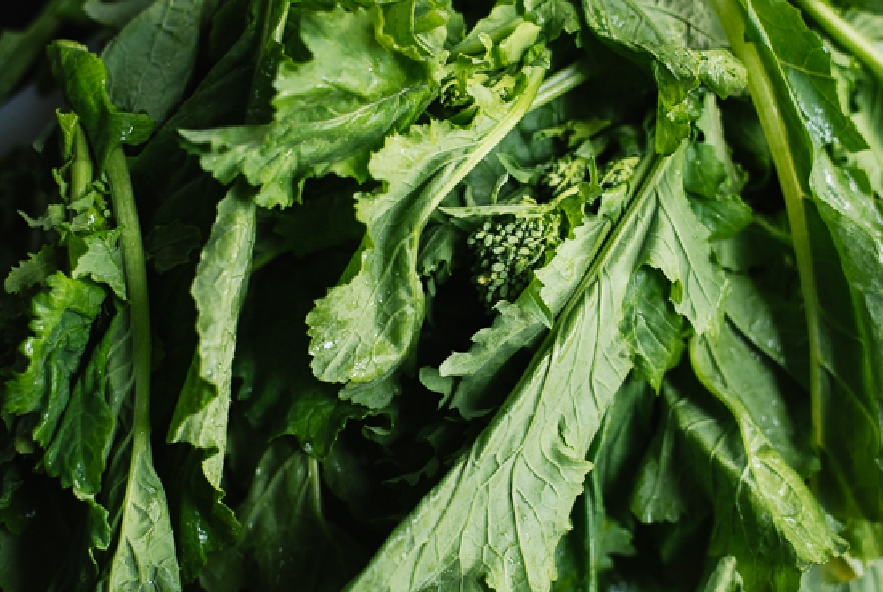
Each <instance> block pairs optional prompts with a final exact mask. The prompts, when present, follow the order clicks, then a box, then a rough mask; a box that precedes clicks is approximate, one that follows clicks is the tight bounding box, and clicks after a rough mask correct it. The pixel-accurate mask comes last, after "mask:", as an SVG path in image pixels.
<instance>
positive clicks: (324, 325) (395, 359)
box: [307, 67, 542, 382]
mask: <svg viewBox="0 0 883 592" xmlns="http://www.w3.org/2000/svg"><path fill="white" fill-rule="evenodd" d="M525 72H526V80H525V88H524V90H523V92H522V93H521V94H520V95H518V96H517V98H516V99H515V100H513V101H512V102H511V103H509V104H506V103H503V102H502V101H501V100H500V99H499V98H498V97H497V96H496V95H494V94H493V93H492V92H491V91H490V90H488V89H486V88H484V87H482V86H474V87H472V92H473V93H474V97H475V100H476V103H477V105H478V107H479V110H478V113H477V114H476V116H475V117H474V119H473V120H472V122H471V124H470V125H469V126H467V127H465V128H461V127H457V126H454V125H452V124H450V122H447V121H445V122H437V121H433V122H431V123H430V124H429V125H420V126H414V127H413V128H412V129H411V130H410V131H409V132H408V134H406V135H401V136H400V135H396V136H392V137H390V138H389V139H388V140H387V142H386V145H385V146H384V147H383V149H382V150H380V151H379V152H377V153H376V154H375V156H374V157H373V158H372V159H371V166H370V168H371V174H372V176H374V177H375V178H377V179H381V180H383V181H384V185H385V189H384V191H382V192H380V193H374V194H362V195H360V197H359V200H358V205H357V216H358V218H359V220H361V221H363V222H364V223H365V224H366V225H367V227H368V235H367V241H368V242H367V243H366V245H367V248H366V250H365V251H364V252H363V253H361V261H360V262H359V263H360V265H359V271H358V274H357V275H356V276H355V277H354V278H353V279H352V280H351V281H350V282H349V283H347V284H344V285H342V286H338V287H336V288H333V289H332V290H331V291H330V292H329V294H328V296H326V297H325V298H323V299H322V300H319V301H318V302H317V304H316V308H315V309H313V311H312V312H310V314H309V315H308V316H307V323H308V324H309V325H310V337H311V338H312V341H311V344H310V353H311V354H312V355H313V371H314V373H315V374H316V376H317V377H319V378H320V379H321V380H324V381H328V382H349V381H355V382H369V381H371V380H375V379H377V378H380V377H382V376H384V375H385V374H386V373H387V372H389V371H390V370H391V369H393V368H395V367H397V366H398V365H399V364H400V363H401V361H402V360H403V359H404V357H405V356H406V355H407V353H408V351H409V350H410V348H411V345H412V341H413V339H414V336H415V334H416V332H417V331H418V330H419V327H420V324H421V323H422V321H423V307H424V295H423V288H422V286H421V283H420V278H419V276H418V275H417V271H416V266H417V256H418V247H419V244H420V233H421V232H422V230H423V228H424V226H425V225H426V223H427V221H428V219H429V216H430V214H431V213H432V212H433V211H434V210H435V208H436V207H437V206H438V204H439V203H441V201H442V200H443V199H444V198H445V196H446V195H447V194H448V193H449V192H450V191H451V190H452V189H453V188H454V187H455V186H456V185H457V183H459V182H460V181H461V180H462V179H463V177H464V176H465V175H466V173H468V172H469V171H470V170H471V169H472V168H473V167H474V166H475V164H476V163H477V162H479V161H480V160H481V159H482V158H483V157H484V156H485V155H486V154H487V153H488V152H489V151H490V150H491V148H493V147H494V146H495V145H496V144H497V143H498V142H499V141H500V140H502V139H503V137H505V135H506V134H507V133H509V131H510V130H511V129H512V128H513V127H514V126H515V124H516V123H517V122H518V121H519V120H520V119H521V118H522V117H523V116H524V114H525V113H526V112H527V109H528V108H529V106H530V103H531V102H532V101H533V97H534V94H535V93H536V90H537V88H538V87H539V83H540V81H541V79H542V71H541V70H540V69H538V68H533V67H528V68H526V69H525Z"/></svg>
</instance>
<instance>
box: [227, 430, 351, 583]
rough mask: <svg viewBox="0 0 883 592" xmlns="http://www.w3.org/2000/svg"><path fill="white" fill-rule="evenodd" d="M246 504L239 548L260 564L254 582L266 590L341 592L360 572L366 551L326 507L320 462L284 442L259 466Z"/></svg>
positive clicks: (242, 512)
mask: <svg viewBox="0 0 883 592" xmlns="http://www.w3.org/2000/svg"><path fill="white" fill-rule="evenodd" d="M258 470H259V471H260V476H259V477H258V478H256V479H255V480H254V481H253V482H252V487H251V490H250V491H249V495H248V498H247V499H246V501H245V503H244V504H243V506H242V508H240V510H239V511H240V514H241V515H242V521H243V524H245V525H246V527H245V528H244V529H243V531H242V537H241V538H240V540H239V542H238V544H237V548H238V549H239V550H240V552H241V553H243V554H244V555H245V556H246V557H249V558H250V559H251V560H252V561H254V562H255V563H256V564H257V566H258V568H259V569H258V572H257V574H255V575H254V576H252V578H254V579H252V578H249V580H250V581H252V582H256V583H257V584H258V585H259V586H260V588H261V589H262V590H268V591H269V592H273V591H276V590H288V589H290V586H291V582H293V581H296V582H298V585H299V586H303V587H304V589H308V590H316V591H317V592H323V591H327V592H336V591H337V590H340V589H341V588H342V586H343V585H344V584H345V583H346V581H347V580H348V579H349V578H350V577H352V576H353V575H355V574H356V573H357V572H358V570H359V568H360V567H361V566H362V562H363V561H364V559H365V557H364V552H363V551H362V550H361V549H360V548H359V546H358V544H357V543H356V542H355V541H353V540H352V539H350V538H349V537H348V536H347V535H346V533H345V532H344V531H342V530H341V529H339V528H337V527H336V526H335V525H334V524H332V523H330V522H328V521H327V519H326V518H325V517H324V515H323V514H324V512H323V510H322V498H321V489H320V481H319V472H318V464H317V462H316V460H315V459H311V458H310V457H308V456H307V455H305V454H303V453H300V452H297V451H294V450H292V448H291V446H290V445H288V444H286V443H284V442H283V441H280V442H279V443H276V444H274V445H272V446H271V447H270V448H269V449H268V450H267V452H266V453H265V455H264V457H263V458H262V459H261V462H260V464H259V465H258Z"/></svg>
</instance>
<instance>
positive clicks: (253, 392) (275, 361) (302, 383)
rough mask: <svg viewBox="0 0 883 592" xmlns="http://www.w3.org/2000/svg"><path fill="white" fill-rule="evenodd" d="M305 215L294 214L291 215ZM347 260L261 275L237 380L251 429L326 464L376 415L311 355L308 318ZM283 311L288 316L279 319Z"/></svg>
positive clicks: (319, 260) (251, 299)
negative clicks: (351, 427)
mask: <svg viewBox="0 0 883 592" xmlns="http://www.w3.org/2000/svg"><path fill="white" fill-rule="evenodd" d="M305 205H306V204H305ZM301 212H302V208H294V209H293V210H291V211H290V215H291V216H297V215H298V213H301ZM303 213H304V214H305V216H306V217H307V219H311V218H312V214H309V213H306V212H303ZM286 214H288V213H286ZM348 258H349V253H348V252H346V250H345V249H343V250H340V251H335V250H325V251H323V252H322V253H319V254H317V255H316V256H315V257H312V258H309V259H306V260H304V261H303V262H301V265H298V266H296V267H293V268H292V267H291V266H290V264H289V261H286V260H280V261H278V262H273V263H272V264H270V265H269V266H267V267H266V268H264V269H263V270H261V271H260V272H259V273H257V272H256V273H255V274H254V275H253V277H252V280H251V282H250V286H249V296H248V301H247V304H246V307H245V310H244V313H246V314H244V316H243V318H242V321H241V323H240V328H239V331H238V336H237V340H236V341H237V343H236V358H235V361H234V373H235V374H234V376H235V378H236V379H237V381H238V383H239V388H238V398H239V399H241V403H239V404H240V409H243V410H244V413H245V416H246V418H247V419H248V421H249V423H250V424H251V426H253V427H254V429H255V430H257V431H258V432H259V433H262V434H264V435H266V436H267V437H270V438H275V437H277V436H280V435H282V434H287V435H291V436H295V437H296V438H297V439H298V442H299V443H300V445H301V448H302V449H303V450H304V451H305V452H307V453H308V454H310V455H311V456H313V457H314V458H317V459H320V460H322V459H324V458H325V457H326V456H327V455H328V454H329V452H330V450H331V447H332V445H333V444H334V442H335V441H336V440H337V438H338V435H339V434H340V432H341V430H343V428H344V426H345V425H346V423H347V422H348V421H349V420H350V419H356V420H359V419H364V418H365V417H366V416H368V415H369V410H368V409H367V408H365V407H362V406H361V405H354V404H352V403H349V402H347V401H344V400H341V398H340V397H339V396H338V392H339V391H340V387H339V385H334V384H329V383H327V382H321V381H320V380H318V379H317V378H316V377H315V376H313V372H312V370H311V369H310V356H309V354H308V353H307V348H308V346H309V336H308V335H307V327H306V325H305V324H304V317H305V316H306V315H307V313H308V312H309V311H310V309H311V308H312V307H313V305H314V302H315V300H316V298H317V297H318V296H320V295H321V294H322V292H323V291H324V287H325V286H326V285H329V284H333V283H334V282H335V281H336V279H337V278H338V277H340V270H341V269H343V268H344V267H345V266H346V263H347V261H348ZM280 310H285V311H286V314H285V315H283V316H280V315H279V311H280Z"/></svg>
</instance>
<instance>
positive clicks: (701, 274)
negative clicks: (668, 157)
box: [646, 150, 726, 334]
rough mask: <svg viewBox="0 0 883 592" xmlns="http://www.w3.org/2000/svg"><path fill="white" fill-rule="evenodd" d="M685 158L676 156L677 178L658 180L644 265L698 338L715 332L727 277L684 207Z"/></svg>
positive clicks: (699, 226) (700, 228) (702, 229)
mask: <svg viewBox="0 0 883 592" xmlns="http://www.w3.org/2000/svg"><path fill="white" fill-rule="evenodd" d="M684 154H685V152H684V151H683V150H682V151H681V152H679V153H677V155H676V156H675V158H676V163H675V164H674V165H673V167H674V168H675V169H676V170H678V174H677V175H666V176H664V177H662V179H660V185H659V187H658V188H657V192H658V194H659V205H660V208H659V211H658V213H657V222H656V224H655V227H654V231H653V236H654V241H653V248H652V250H651V251H649V252H648V253H647V256H646V257H647V263H648V264H649V265H651V266H653V267H655V268H657V269H659V270H660V271H662V272H663V273H664V274H665V276H666V277H667V278H668V280H669V281H670V282H671V283H672V291H671V294H670V298H671V301H672V303H673V304H674V307H675V310H676V311H678V313H680V314H682V315H683V316H685V317H687V319H688V320H689V321H690V324H691V325H693V329H694V330H695V331H696V332H697V333H700V334H701V333H705V332H706V331H709V330H712V331H713V330H714V328H715V326H716V325H717V323H718V321H719V320H720V318H721V313H722V308H721V305H722V304H723V297H724V294H725V292H726V277H725V276H724V274H723V271H721V270H720V269H718V268H716V267H715V266H714V265H713V263H712V254H711V249H710V248H709V245H708V243H707V241H708V237H709V233H708V231H707V230H706V229H705V227H704V226H703V225H702V224H701V223H700V222H699V221H698V220H697V219H696V216H695V214H693V210H691V209H690V205H689V203H688V202H687V197H686V194H685V193H684V185H683V178H682V175H681V174H680V169H681V168H682V167H683V163H684Z"/></svg>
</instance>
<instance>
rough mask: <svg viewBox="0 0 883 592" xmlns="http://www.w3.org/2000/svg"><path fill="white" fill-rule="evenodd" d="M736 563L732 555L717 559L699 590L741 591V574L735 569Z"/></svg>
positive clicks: (703, 591) (715, 591) (711, 591)
mask: <svg viewBox="0 0 883 592" xmlns="http://www.w3.org/2000/svg"><path fill="white" fill-rule="evenodd" d="M737 564H738V562H737V561H736V558H735V557H733V556H732V555H727V556H726V557H721V558H720V559H718V560H717V563H716V564H715V566H714V569H713V570H712V571H711V573H710V574H708V578H707V579H706V580H705V582H703V584H702V585H701V587H700V588H699V592H742V590H743V588H742V576H740V575H739V571H738V570H737V569H736V567H737Z"/></svg>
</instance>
